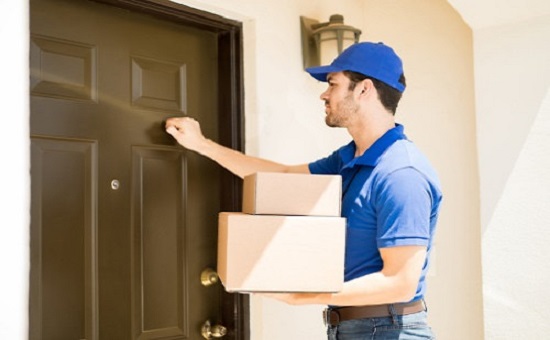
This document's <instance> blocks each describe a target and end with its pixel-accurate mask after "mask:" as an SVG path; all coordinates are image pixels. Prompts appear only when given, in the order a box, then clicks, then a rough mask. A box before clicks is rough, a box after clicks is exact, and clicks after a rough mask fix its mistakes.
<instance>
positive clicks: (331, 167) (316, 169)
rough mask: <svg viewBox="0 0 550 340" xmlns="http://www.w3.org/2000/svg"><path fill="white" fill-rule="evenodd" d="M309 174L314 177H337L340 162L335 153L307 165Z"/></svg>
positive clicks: (336, 152)
mask: <svg viewBox="0 0 550 340" xmlns="http://www.w3.org/2000/svg"><path fill="white" fill-rule="evenodd" d="M308 167H309V172H311V173H312V174H314V175H337V174H339V173H340V169H341V167H342V161H341V159H340V155H339V153H338V150H337V151H334V152H333V153H332V154H331V155H330V156H328V157H325V158H322V159H319V160H317V161H315V162H312V163H309V165H308Z"/></svg>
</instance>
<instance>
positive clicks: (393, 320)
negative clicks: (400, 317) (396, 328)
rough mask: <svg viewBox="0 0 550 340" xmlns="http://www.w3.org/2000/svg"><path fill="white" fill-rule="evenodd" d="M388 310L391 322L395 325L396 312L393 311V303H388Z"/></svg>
mask: <svg viewBox="0 0 550 340" xmlns="http://www.w3.org/2000/svg"><path fill="white" fill-rule="evenodd" d="M388 311H389V312H390V315H391V319H392V322H393V324H394V325H397V312H396V311H395V305H394V304H393V303H390V304H389V305H388Z"/></svg>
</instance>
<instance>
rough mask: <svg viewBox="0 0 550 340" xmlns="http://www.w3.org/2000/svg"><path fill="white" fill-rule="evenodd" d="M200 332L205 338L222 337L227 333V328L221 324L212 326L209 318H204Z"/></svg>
mask: <svg viewBox="0 0 550 340" xmlns="http://www.w3.org/2000/svg"><path fill="white" fill-rule="evenodd" d="M201 334H202V337H203V338H205V339H214V338H223V337H224V336H225V335H226V334H227V328H225V327H224V326H222V325H214V326H212V324H211V323H210V320H206V322H205V323H204V324H203V325H202V329H201Z"/></svg>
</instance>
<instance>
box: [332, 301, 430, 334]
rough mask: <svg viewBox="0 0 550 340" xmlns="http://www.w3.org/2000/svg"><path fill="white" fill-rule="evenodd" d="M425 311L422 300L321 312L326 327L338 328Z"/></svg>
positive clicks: (333, 308) (339, 308)
mask: <svg viewBox="0 0 550 340" xmlns="http://www.w3.org/2000/svg"><path fill="white" fill-rule="evenodd" d="M425 310H426V304H425V302H424V300H418V301H413V302H409V303H392V304H386V305H372V306H350V307H329V308H327V309H325V310H324V311H323V320H324V322H325V325H326V326H329V325H330V326H333V327H334V326H338V324H339V323H340V322H342V321H347V320H356V319H369V318H380V317H390V316H392V315H407V314H414V313H418V312H423V311H425Z"/></svg>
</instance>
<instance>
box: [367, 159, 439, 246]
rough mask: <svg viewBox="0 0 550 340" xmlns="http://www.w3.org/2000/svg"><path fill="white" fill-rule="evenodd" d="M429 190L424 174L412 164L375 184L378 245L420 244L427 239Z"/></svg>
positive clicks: (424, 244)
mask: <svg viewBox="0 0 550 340" xmlns="http://www.w3.org/2000/svg"><path fill="white" fill-rule="evenodd" d="M431 196H432V194H431V191H430V184H429V182H428V180H427V179H426V177H425V176H424V175H423V174H422V173H420V172H419V171H417V170H416V169H414V168H413V167H407V168H402V169H399V170H396V171H394V172H392V173H390V174H388V175H387V176H385V178H383V179H381V181H380V183H379V184H378V185H377V186H376V189H375V194H374V195H373V196H372V198H373V199H374V202H373V204H374V206H375V209H376V211H377V244H378V247H379V248H385V247H394V246H407V245H421V246H428V245H429V241H430V237H431V235H430V216H431V211H432V197H431Z"/></svg>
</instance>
